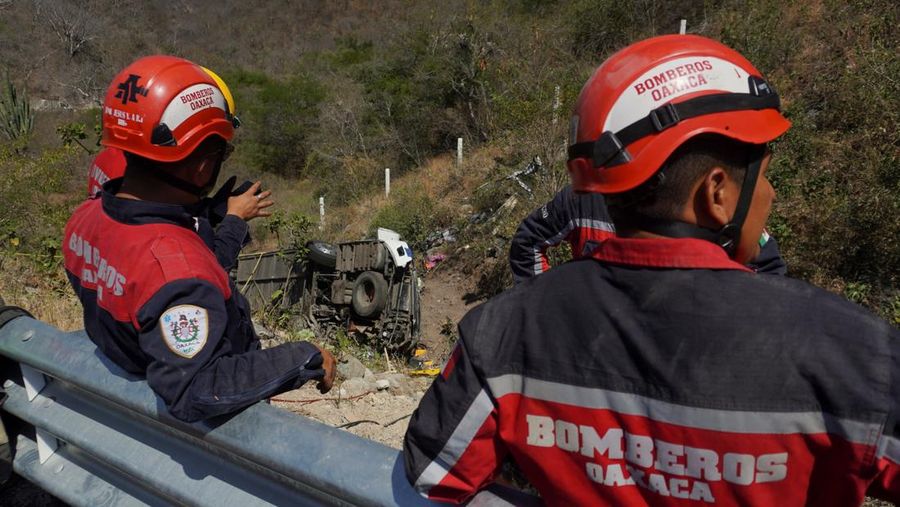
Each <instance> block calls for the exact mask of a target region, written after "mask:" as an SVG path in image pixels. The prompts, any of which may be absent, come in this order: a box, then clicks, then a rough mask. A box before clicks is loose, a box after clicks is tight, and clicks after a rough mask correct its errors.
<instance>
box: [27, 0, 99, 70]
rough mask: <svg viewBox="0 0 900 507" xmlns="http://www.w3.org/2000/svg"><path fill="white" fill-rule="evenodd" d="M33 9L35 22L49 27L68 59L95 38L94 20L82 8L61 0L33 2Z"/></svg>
mask: <svg viewBox="0 0 900 507" xmlns="http://www.w3.org/2000/svg"><path fill="white" fill-rule="evenodd" d="M34 7H35V18H36V20H37V21H38V22H44V23H47V24H48V25H49V26H50V28H51V29H52V30H53V32H55V33H56V35H57V37H59V39H60V40H61V41H62V42H63V44H64V45H65V49H66V52H67V53H68V55H69V56H70V57H73V56H75V55H76V54H77V53H78V52H79V51H82V50H83V49H84V48H85V46H86V45H87V44H88V43H89V42H90V41H92V40H94V39H95V38H96V35H94V33H95V18H94V17H93V16H92V14H91V12H90V11H89V10H88V9H86V8H85V7H84V6H78V5H74V4H72V3H69V2H67V1H63V0H53V1H47V0H34Z"/></svg>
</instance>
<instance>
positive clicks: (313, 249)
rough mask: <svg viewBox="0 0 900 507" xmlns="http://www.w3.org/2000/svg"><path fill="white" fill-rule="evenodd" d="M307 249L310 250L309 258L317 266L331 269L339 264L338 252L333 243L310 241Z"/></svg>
mask: <svg viewBox="0 0 900 507" xmlns="http://www.w3.org/2000/svg"><path fill="white" fill-rule="evenodd" d="M306 248H308V249H309V254H307V256H308V257H309V259H310V260H311V261H313V262H315V263H316V264H318V265H320V266H325V267H329V268H333V267H334V265H335V264H337V252H336V251H335V249H334V245H332V244H331V243H326V242H324V241H309V242H307V243H306Z"/></svg>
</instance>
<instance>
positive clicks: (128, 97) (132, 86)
mask: <svg viewBox="0 0 900 507" xmlns="http://www.w3.org/2000/svg"><path fill="white" fill-rule="evenodd" d="M140 78H141V76H138V75H137V74H129V75H128V79H126V80H125V81H122V82H121V83H119V86H118V89H119V91H118V92H116V98H117V99H122V104H125V105H127V104H128V103H129V102H137V96H138V95H142V96H144V97H146V96H147V92H148V91H149V90H147V89H146V88H144V87H143V86H141V85H139V84H138V80H139V79H140Z"/></svg>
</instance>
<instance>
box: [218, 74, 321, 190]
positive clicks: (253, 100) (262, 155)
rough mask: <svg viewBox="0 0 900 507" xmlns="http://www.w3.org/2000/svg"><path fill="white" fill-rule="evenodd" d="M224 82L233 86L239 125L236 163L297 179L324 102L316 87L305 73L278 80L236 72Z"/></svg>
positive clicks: (315, 82)
mask: <svg viewBox="0 0 900 507" xmlns="http://www.w3.org/2000/svg"><path fill="white" fill-rule="evenodd" d="M226 77H227V79H228V80H229V81H230V82H232V83H234V85H233V92H234V95H235V104H236V106H235V107H236V110H237V114H238V116H239V117H240V118H241V121H242V122H243V125H244V126H243V127H242V128H241V129H240V131H239V133H238V137H237V139H236V143H239V145H240V150H238V152H236V153H237V154H238V155H239V157H240V160H243V161H244V162H246V163H247V164H248V165H250V166H251V167H253V168H255V169H257V170H259V171H267V172H271V173H275V174H279V175H284V176H294V177H298V176H301V175H303V171H304V169H305V168H306V167H307V158H308V157H309V156H310V152H311V150H310V146H309V144H308V142H307V137H308V133H309V131H310V130H311V129H313V128H314V126H315V124H316V114H317V111H318V107H319V103H320V102H321V101H322V100H323V99H324V97H325V90H324V89H323V88H322V86H321V85H320V84H319V83H318V81H316V80H315V79H314V78H313V77H311V76H310V75H306V74H297V75H294V76H291V77H289V78H287V79H285V80H278V79H274V78H271V77H269V76H267V75H265V74H263V73H259V72H253V71H248V70H241V69H239V70H236V71H234V72H230V73H227V74H226Z"/></svg>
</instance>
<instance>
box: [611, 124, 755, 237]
mask: <svg viewBox="0 0 900 507" xmlns="http://www.w3.org/2000/svg"><path fill="white" fill-rule="evenodd" d="M755 152H756V150H755V149H754V147H753V145H749V144H747V143H742V142H739V141H735V140H733V139H729V138H727V137H724V136H720V135H716V134H701V135H699V136H696V137H694V138H691V139H690V140H688V141H687V142H685V143H684V144H682V145H681V146H679V147H678V148H677V149H676V150H675V151H674V152H673V153H672V155H671V156H669V158H668V159H667V160H666V162H665V164H663V167H662V169H660V170H659V171H658V172H657V173H656V174H654V175H653V177H651V178H650V179H649V180H648V181H646V182H644V183H643V184H641V185H640V186H639V187H637V188H634V189H632V190H629V191H627V192H622V193H618V194H609V195H607V196H606V202H607V205H608V207H609V212H610V215H611V216H612V219H613V222H615V224H616V227H617V228H618V229H620V230H621V229H622V228H627V227H629V225H630V224H635V223H636V222H638V221H639V220H640V219H641V218H647V219H651V220H659V221H665V220H680V219H681V217H682V216H683V212H684V208H685V206H690V204H691V200H692V198H693V194H694V192H695V190H696V188H697V186H698V185H699V184H700V182H701V180H702V179H703V178H704V177H705V176H706V175H707V174H708V173H709V171H710V170H712V169H713V168H716V167H720V168H722V169H724V170H725V172H726V173H728V176H729V177H730V178H731V179H732V180H734V181H738V182H741V181H743V179H744V175H745V173H746V171H747V166H748V164H749V163H750V162H751V157H752V156H753V153H755Z"/></svg>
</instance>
